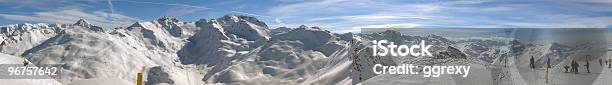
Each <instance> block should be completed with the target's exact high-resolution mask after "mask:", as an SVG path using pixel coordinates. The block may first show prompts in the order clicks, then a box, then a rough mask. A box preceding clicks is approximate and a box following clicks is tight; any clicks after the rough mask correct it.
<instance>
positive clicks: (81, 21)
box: [72, 19, 104, 32]
mask: <svg viewBox="0 0 612 85" xmlns="http://www.w3.org/2000/svg"><path fill="white" fill-rule="evenodd" d="M72 25H73V26H81V27H84V28H88V29H89V30H91V31H95V32H104V29H103V28H102V27H98V26H95V25H92V24H90V23H89V22H87V21H86V20H85V19H79V21H77V22H76V23H74V24H72Z"/></svg>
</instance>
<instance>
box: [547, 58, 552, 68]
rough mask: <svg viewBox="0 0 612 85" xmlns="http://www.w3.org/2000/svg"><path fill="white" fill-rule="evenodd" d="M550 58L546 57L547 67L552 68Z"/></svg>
mask: <svg viewBox="0 0 612 85" xmlns="http://www.w3.org/2000/svg"><path fill="white" fill-rule="evenodd" d="M550 67H551V66H550V58H546V68H550Z"/></svg>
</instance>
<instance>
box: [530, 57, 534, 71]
mask: <svg viewBox="0 0 612 85" xmlns="http://www.w3.org/2000/svg"><path fill="white" fill-rule="evenodd" d="M534 62H535V61H534V60H533V56H531V59H529V66H530V67H531V69H534V68H535V65H534Z"/></svg>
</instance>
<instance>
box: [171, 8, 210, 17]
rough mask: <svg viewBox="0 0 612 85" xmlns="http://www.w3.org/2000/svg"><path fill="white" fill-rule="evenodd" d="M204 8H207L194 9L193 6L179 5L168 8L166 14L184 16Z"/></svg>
mask: <svg viewBox="0 0 612 85" xmlns="http://www.w3.org/2000/svg"><path fill="white" fill-rule="evenodd" d="M202 10H205V9H194V8H191V7H183V6H178V7H173V8H170V9H168V10H167V11H166V15H167V16H175V17H176V16H183V15H187V14H191V13H195V12H198V11H202Z"/></svg>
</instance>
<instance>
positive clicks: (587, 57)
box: [584, 55, 591, 73]
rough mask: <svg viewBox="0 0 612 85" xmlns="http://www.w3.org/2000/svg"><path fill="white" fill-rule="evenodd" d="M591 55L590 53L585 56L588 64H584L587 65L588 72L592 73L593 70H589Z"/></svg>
mask: <svg viewBox="0 0 612 85" xmlns="http://www.w3.org/2000/svg"><path fill="white" fill-rule="evenodd" d="M589 56H590V55H587V56H585V57H586V59H587V60H586V64H584V66H586V70H587V73H591V70H589V65H590V64H589V60H590V59H589Z"/></svg>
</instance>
